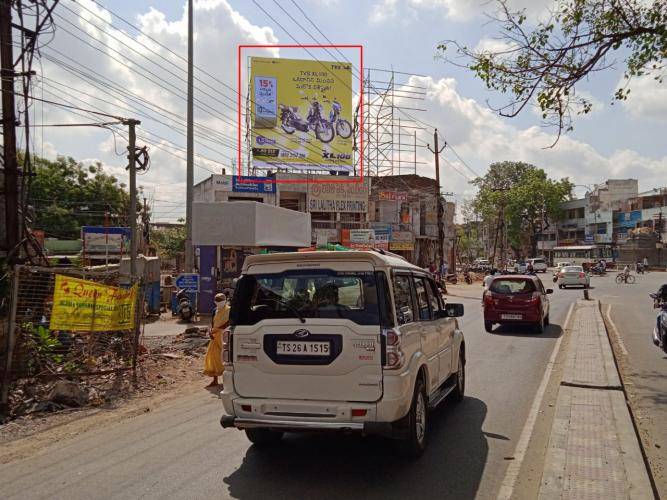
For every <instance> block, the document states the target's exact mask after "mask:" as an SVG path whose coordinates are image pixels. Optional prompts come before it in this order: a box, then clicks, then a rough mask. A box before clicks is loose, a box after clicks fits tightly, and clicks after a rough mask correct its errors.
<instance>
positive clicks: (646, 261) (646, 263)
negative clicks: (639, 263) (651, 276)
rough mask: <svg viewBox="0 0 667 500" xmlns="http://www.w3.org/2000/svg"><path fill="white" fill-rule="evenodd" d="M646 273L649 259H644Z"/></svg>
mask: <svg viewBox="0 0 667 500" xmlns="http://www.w3.org/2000/svg"><path fill="white" fill-rule="evenodd" d="M644 271H648V257H644Z"/></svg>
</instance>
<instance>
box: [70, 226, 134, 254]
mask: <svg viewBox="0 0 667 500" xmlns="http://www.w3.org/2000/svg"><path fill="white" fill-rule="evenodd" d="M131 237H132V232H131V231H130V228H129V227H101V226H83V227H82V228H81V239H82V240H83V251H84V252H85V253H110V254H120V253H124V252H127V251H129V248H130V239H131Z"/></svg>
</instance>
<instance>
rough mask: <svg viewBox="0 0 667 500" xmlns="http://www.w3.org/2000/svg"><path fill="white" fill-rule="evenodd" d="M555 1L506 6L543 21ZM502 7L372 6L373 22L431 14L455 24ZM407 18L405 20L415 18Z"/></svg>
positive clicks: (465, 1) (388, 1) (390, 1)
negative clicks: (406, 15) (405, 15)
mask: <svg viewBox="0 0 667 500" xmlns="http://www.w3.org/2000/svg"><path fill="white" fill-rule="evenodd" d="M554 3H555V2H554V0H509V1H507V5H508V7H509V9H510V10H511V11H517V10H522V9H525V10H526V14H527V15H528V16H529V19H541V18H543V17H544V16H545V14H547V13H548V11H549V7H551V6H553V5H554ZM498 6H499V4H498V3H497V2H495V1H489V0H400V2H399V1H398V0H382V2H380V3H376V4H374V5H373V7H372V10H371V18H370V20H371V22H372V23H376V24H377V23H382V22H385V21H387V20H389V19H394V18H396V17H399V15H400V17H401V18H403V16H404V14H406V13H408V14H410V13H415V12H416V13H417V14H419V13H424V14H426V15H432V14H433V13H440V14H441V15H442V17H443V18H445V19H448V20H450V21H455V22H468V21H470V20H472V19H474V18H475V17H478V16H482V15H483V14H484V13H494V12H496V11H497V10H498ZM417 17H418V16H414V15H412V16H408V17H406V19H411V18H412V19H416V18H417Z"/></svg>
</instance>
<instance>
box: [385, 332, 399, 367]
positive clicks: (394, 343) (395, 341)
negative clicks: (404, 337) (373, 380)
mask: <svg viewBox="0 0 667 500" xmlns="http://www.w3.org/2000/svg"><path fill="white" fill-rule="evenodd" d="M382 336H383V337H384V342H383V344H384V350H385V352H384V360H385V362H384V367H383V368H384V369H385V370H398V369H399V368H401V367H402V366H403V364H404V363H405V354H403V349H401V334H400V332H398V331H397V330H394V329H393V328H387V329H385V330H382Z"/></svg>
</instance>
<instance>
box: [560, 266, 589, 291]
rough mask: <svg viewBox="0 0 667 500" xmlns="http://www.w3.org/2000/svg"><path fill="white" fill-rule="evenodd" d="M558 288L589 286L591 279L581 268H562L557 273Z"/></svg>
mask: <svg viewBox="0 0 667 500" xmlns="http://www.w3.org/2000/svg"><path fill="white" fill-rule="evenodd" d="M557 276H558V281H557V283H558V288H565V287H568V286H581V287H584V288H588V287H589V286H591V277H590V275H589V274H588V273H587V272H586V271H584V268H583V267H581V266H564V267H563V268H561V269H560V271H558V275H557Z"/></svg>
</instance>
